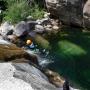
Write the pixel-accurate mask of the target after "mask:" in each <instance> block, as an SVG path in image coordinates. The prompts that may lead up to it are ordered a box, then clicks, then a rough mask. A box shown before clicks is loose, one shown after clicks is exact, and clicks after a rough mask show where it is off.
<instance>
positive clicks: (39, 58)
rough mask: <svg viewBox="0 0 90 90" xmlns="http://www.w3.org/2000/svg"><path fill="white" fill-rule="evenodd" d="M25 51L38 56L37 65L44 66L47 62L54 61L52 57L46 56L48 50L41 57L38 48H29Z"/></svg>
mask: <svg viewBox="0 0 90 90" xmlns="http://www.w3.org/2000/svg"><path fill="white" fill-rule="evenodd" d="M26 52H28V53H29V54H34V55H36V56H37V58H38V62H39V65H40V66H41V67H46V66H47V65H48V64H50V63H53V62H54V61H53V60H52V59H48V58H47V55H48V54H49V52H46V54H45V56H44V57H42V55H40V51H39V49H37V50H35V51H31V50H29V49H28V50H26Z"/></svg>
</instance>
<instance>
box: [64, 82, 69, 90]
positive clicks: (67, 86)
mask: <svg viewBox="0 0 90 90" xmlns="http://www.w3.org/2000/svg"><path fill="white" fill-rule="evenodd" d="M63 90H70V88H69V81H68V80H65V82H64V84H63Z"/></svg>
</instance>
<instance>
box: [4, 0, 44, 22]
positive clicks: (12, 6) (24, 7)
mask: <svg viewBox="0 0 90 90" xmlns="http://www.w3.org/2000/svg"><path fill="white" fill-rule="evenodd" d="M7 3H8V7H7V10H6V11H5V12H4V14H5V17H4V20H8V21H11V22H12V23H17V22H19V21H21V20H24V19H25V18H26V17H27V16H29V15H31V16H33V17H34V18H35V19H38V18H42V17H43V14H44V10H43V9H40V8H39V5H38V4H36V3H34V5H33V6H30V5H28V3H27V2H26V1H24V0H18V1H17V0H16V1H15V0H7Z"/></svg>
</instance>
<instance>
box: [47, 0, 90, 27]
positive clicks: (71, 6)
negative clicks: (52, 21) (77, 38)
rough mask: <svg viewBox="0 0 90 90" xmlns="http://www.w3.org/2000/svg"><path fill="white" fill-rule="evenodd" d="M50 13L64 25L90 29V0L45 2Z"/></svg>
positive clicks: (50, 0) (51, 0) (48, 0)
mask: <svg viewBox="0 0 90 90" xmlns="http://www.w3.org/2000/svg"><path fill="white" fill-rule="evenodd" d="M45 1H46V6H47V9H48V11H49V12H50V13H51V14H52V15H54V16H56V17H58V18H59V19H60V21H62V22H63V23H64V24H68V25H75V26H80V27H87V28H90V0H45Z"/></svg>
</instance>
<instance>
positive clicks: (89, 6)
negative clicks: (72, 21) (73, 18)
mask: <svg viewBox="0 0 90 90" xmlns="http://www.w3.org/2000/svg"><path fill="white" fill-rule="evenodd" d="M83 16H84V26H85V27H87V28H90V0H87V2H86V4H85V5H84V8H83Z"/></svg>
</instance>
